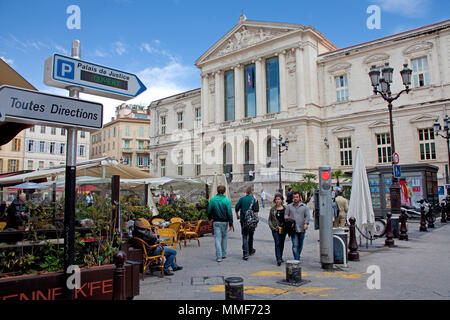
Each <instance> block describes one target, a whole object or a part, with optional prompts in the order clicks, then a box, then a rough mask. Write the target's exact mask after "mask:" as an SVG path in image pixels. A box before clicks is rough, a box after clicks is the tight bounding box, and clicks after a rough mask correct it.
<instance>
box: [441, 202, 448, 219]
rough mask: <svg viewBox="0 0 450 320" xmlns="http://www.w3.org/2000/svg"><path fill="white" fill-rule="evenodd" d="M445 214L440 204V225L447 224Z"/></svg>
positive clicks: (443, 207)
mask: <svg viewBox="0 0 450 320" xmlns="http://www.w3.org/2000/svg"><path fill="white" fill-rule="evenodd" d="M445 216H446V212H445V205H444V204H442V209H441V223H447V219H446V217H445Z"/></svg>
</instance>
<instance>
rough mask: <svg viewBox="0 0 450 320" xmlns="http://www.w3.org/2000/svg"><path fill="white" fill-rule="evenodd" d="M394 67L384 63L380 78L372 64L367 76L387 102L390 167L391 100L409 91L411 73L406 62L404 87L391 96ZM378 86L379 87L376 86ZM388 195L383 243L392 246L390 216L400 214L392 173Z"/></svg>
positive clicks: (396, 188)
mask: <svg viewBox="0 0 450 320" xmlns="http://www.w3.org/2000/svg"><path fill="white" fill-rule="evenodd" d="M393 72H394V68H392V67H390V66H389V63H386V66H385V67H384V68H383V69H382V70H381V76H382V77H381V78H380V71H379V70H377V69H376V66H372V68H371V70H370V72H369V77H370V81H371V82H372V87H373V92H374V94H378V93H379V94H380V95H381V97H382V98H383V99H384V100H385V101H387V102H388V110H389V124H390V138H391V159H392V169H394V157H392V155H393V154H394V153H395V143H394V127H393V123H392V102H393V101H394V100H397V99H398V98H399V97H400V95H401V94H402V93H404V92H406V93H409V91H410V89H409V86H410V85H411V73H412V70H411V69H409V68H408V65H407V64H404V65H403V70H402V71H400V75H401V76H402V81H403V85H404V86H405V89H404V90H402V91H400V92H399V93H398V94H397V95H395V96H392V92H391V83H392V78H393ZM378 86H380V89H381V90H379V88H378ZM389 191H390V197H391V212H390V213H388V214H387V215H386V216H387V221H386V241H385V245H386V246H389V247H392V246H394V240H393V237H394V234H393V232H392V225H391V217H392V215H394V214H398V215H399V214H400V213H401V211H400V205H401V203H400V201H401V198H400V184H399V183H398V179H397V178H395V177H394V174H392V185H391V187H390V188H389Z"/></svg>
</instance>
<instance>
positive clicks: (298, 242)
mask: <svg viewBox="0 0 450 320" xmlns="http://www.w3.org/2000/svg"><path fill="white" fill-rule="evenodd" d="M305 235H306V232H296V233H295V234H294V236H293V237H291V240H292V253H293V254H294V259H295V260H300V255H301V254H302V249H303V240H305Z"/></svg>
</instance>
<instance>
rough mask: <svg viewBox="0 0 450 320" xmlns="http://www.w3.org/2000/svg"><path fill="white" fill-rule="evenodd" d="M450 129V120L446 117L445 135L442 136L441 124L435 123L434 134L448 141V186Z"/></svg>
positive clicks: (447, 181) (447, 180)
mask: <svg viewBox="0 0 450 320" xmlns="http://www.w3.org/2000/svg"><path fill="white" fill-rule="evenodd" d="M449 127H450V118H449V117H448V116H447V115H446V116H445V118H444V130H443V134H440V133H439V131H441V130H442V127H441V124H440V123H439V122H437V121H436V122H435V123H434V134H436V135H438V136H440V137H442V138H444V139H447V152H448V170H447V177H446V180H445V181H446V183H447V184H448V183H449V182H450V181H449V172H448V171H450V145H449V140H450V133H449V129H450V128H449Z"/></svg>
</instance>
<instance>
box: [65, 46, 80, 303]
mask: <svg viewBox="0 0 450 320" xmlns="http://www.w3.org/2000/svg"><path fill="white" fill-rule="evenodd" d="M80 56H81V44H80V41H79V40H75V41H73V42H72V57H76V58H80ZM80 89H81V88H79V87H69V88H68V90H69V96H70V97H72V98H75V99H79V98H80ZM76 164H77V129H75V128H69V129H68V133H67V152H66V188H65V197H64V199H65V202H64V270H65V278H66V281H65V282H66V284H67V280H68V278H69V276H70V274H68V273H67V268H68V267H70V266H71V265H73V264H74V263H75V202H76V194H75V184H76V176H77V167H76ZM66 290H67V291H66V299H67V300H73V299H74V290H73V289H69V287H68V286H67V285H66Z"/></svg>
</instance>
